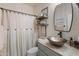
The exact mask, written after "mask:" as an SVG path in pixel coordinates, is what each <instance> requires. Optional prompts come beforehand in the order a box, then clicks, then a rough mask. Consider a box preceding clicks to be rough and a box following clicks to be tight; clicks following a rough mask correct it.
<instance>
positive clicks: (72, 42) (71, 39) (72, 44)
mask: <svg viewBox="0 0 79 59" xmlns="http://www.w3.org/2000/svg"><path fill="white" fill-rule="evenodd" d="M70 46H74V41H73V38H72V37H70Z"/></svg>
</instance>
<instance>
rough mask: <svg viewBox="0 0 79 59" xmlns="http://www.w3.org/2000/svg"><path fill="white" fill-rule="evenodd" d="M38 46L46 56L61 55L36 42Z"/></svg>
mask: <svg viewBox="0 0 79 59" xmlns="http://www.w3.org/2000/svg"><path fill="white" fill-rule="evenodd" d="M38 48H39V49H41V50H42V51H43V52H44V53H45V54H46V55H48V56H61V55H60V54H58V53H56V52H55V51H53V50H51V49H49V48H48V47H46V46H44V45H42V44H41V43H38Z"/></svg>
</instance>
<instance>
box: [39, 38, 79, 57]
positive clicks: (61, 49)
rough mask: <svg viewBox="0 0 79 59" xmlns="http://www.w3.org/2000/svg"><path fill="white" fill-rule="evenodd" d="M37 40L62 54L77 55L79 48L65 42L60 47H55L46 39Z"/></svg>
mask: <svg viewBox="0 0 79 59" xmlns="http://www.w3.org/2000/svg"><path fill="white" fill-rule="evenodd" d="M38 42H39V43H41V44H42V45H44V46H46V47H47V48H49V49H51V50H53V51H55V52H57V53H59V54H61V55H63V56H79V49H76V48H74V47H72V46H69V45H68V44H66V43H65V44H64V45H63V46H62V47H55V46H53V45H51V44H50V43H49V41H48V40H47V39H39V40H38Z"/></svg>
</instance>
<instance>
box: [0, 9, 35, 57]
mask: <svg viewBox="0 0 79 59" xmlns="http://www.w3.org/2000/svg"><path fill="white" fill-rule="evenodd" d="M1 17H2V19H1V20H2V25H1V26H3V27H4V32H5V34H4V36H5V38H4V40H5V43H4V44H5V45H4V47H5V49H4V50H3V53H2V55H8V56H25V55H26V54H27V53H26V51H27V50H28V49H30V48H32V47H33V46H35V42H36V36H35V32H34V28H33V21H34V20H35V17H34V16H29V15H25V14H21V13H16V12H12V11H6V10H3V12H2V15H1Z"/></svg>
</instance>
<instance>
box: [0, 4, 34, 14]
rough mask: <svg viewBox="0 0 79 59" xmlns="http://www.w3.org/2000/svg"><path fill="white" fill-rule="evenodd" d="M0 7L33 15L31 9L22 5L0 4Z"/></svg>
mask: <svg viewBox="0 0 79 59" xmlns="http://www.w3.org/2000/svg"><path fill="white" fill-rule="evenodd" d="M0 7H3V8H7V9H11V10H16V11H21V12H26V13H29V14H33V7H32V6H30V5H28V4H23V3H0Z"/></svg>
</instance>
